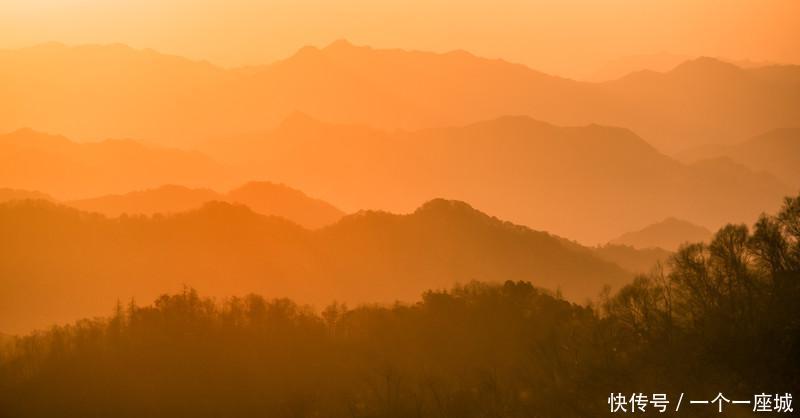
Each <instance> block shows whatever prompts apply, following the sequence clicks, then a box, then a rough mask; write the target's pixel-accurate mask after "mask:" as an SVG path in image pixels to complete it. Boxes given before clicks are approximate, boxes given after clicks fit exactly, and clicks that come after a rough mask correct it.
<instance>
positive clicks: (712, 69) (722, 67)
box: [670, 57, 741, 75]
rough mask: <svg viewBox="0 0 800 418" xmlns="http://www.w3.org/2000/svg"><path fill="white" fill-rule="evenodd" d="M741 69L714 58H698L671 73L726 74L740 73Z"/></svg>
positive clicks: (681, 65)
mask: <svg viewBox="0 0 800 418" xmlns="http://www.w3.org/2000/svg"><path fill="white" fill-rule="evenodd" d="M740 71H741V68H739V67H737V66H736V65H734V64H731V63H729V62H725V61H721V60H719V59H717V58H712V57H698V58H695V59H692V60H688V61H684V62H683V63H681V64H679V65H678V66H677V67H675V68H673V69H672V71H670V73H671V74H710V75H717V74H724V73H729V74H733V73H738V72H740Z"/></svg>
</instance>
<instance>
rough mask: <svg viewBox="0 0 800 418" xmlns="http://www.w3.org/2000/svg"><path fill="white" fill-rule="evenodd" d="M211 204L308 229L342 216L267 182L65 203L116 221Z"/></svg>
mask: <svg viewBox="0 0 800 418" xmlns="http://www.w3.org/2000/svg"><path fill="white" fill-rule="evenodd" d="M210 201H225V202H230V203H237V204H242V205H245V206H248V207H249V208H250V209H252V210H253V211H254V212H256V213H260V214H262V215H273V216H280V217H283V218H285V219H288V220H290V221H292V222H295V223H297V224H299V225H302V226H304V227H306V228H311V229H315V228H319V227H321V226H325V225H329V224H332V223H334V222H336V221H337V220H339V219H340V218H341V217H342V216H343V215H344V213H343V212H341V211H340V210H339V209H336V208H335V207H334V206H332V205H331V204H329V203H327V202H324V201H322V200H319V199H313V198H311V197H308V196H306V195H305V194H304V193H303V192H301V191H299V190H295V189H292V188H291V187H288V186H285V185H282V184H274V183H269V182H250V183H247V184H245V185H243V186H241V187H238V188H236V189H234V190H231V191H230V192H228V193H224V194H223V193H217V192H215V191H213V190H209V189H191V188H188V187H183V186H174V185H167V186H161V187H159V188H156V189H148V190H142V191H136V192H131V193H126V194H123V195H109V196H101V197H96V198H90V199H82V200H73V201H68V202H65V203H66V205H68V206H71V207H74V208H77V209H81V210H84V211H89V212H98V213H101V214H103V215H106V216H111V217H116V216H119V215H121V214H123V213H126V214H129V215H135V214H143V215H152V214H156V213H161V214H167V213H176V212H184V211H188V210H191V209H198V208H200V207H201V206H203V204H205V203H207V202H210Z"/></svg>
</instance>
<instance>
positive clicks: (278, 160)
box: [0, 113, 792, 244]
mask: <svg viewBox="0 0 800 418" xmlns="http://www.w3.org/2000/svg"><path fill="white" fill-rule="evenodd" d="M201 148H203V149H204V151H205V153H201V152H198V151H182V150H178V149H169V148H161V147H154V146H150V145H145V144H142V143H140V142H136V141H131V140H122V141H118V140H107V141H102V142H93V143H77V142H73V141H71V140H69V139H66V138H64V137H60V136H53V135H47V134H42V133H38V132H35V131H31V130H19V131H15V132H13V133H11V134H7V135H0V150H2V151H3V152H2V153H0V163H2V167H0V184H3V185H4V186H7V187H10V188H15V189H25V190H35V191H41V192H45V193H48V194H51V195H53V196H55V197H57V198H60V199H63V200H64V201H74V202H72V203H70V204H72V205H73V206H76V207H79V208H82V209H87V210H92V211H98V212H101V213H105V214H107V215H111V216H115V215H118V214H119V213H122V212H129V213H156V212H170V211H180V210H187V209H190V208H194V207H198V206H199V205H200V204H202V203H204V202H206V201H209V200H225V201H231V202H239V203H243V204H246V205H248V206H250V207H252V208H253V209H254V210H255V211H257V212H261V213H265V214H279V215H285V214H289V213H291V212H297V211H298V210H299V208H300V207H299V206H287V207H283V208H270V207H264V205H268V204H270V203H269V202H287V201H289V200H292V198H291V197H290V196H284V197H280V198H277V199H266V200H263V201H262V202H257V201H256V200H255V199H256V198H255V197H254V196H255V195H258V193H255V195H253V194H252V193H250V194H251V196H248V192H247V189H244V190H239V191H236V192H232V195H229V196H220V195H217V194H215V193H214V192H211V191H210V190H207V189H230V188H232V187H233V186H234V185H236V184H243V183H245V182H247V181H249V180H250V179H267V180H269V181H272V182H279V183H284V184H288V185H292V186H293V187H297V188H298V189H299V190H302V191H303V192H306V193H309V194H310V195H312V196H316V197H319V198H321V199H323V200H325V201H328V202H336V204H337V205H340V207H341V208H343V209H344V210H345V211H346V212H354V211H357V210H361V209H365V208H367V209H383V210H389V211H392V212H399V213H407V212H410V211H413V210H414V208H415V207H416V205H417V204H418V203H417V202H421V201H426V200H430V199H434V198H438V197H447V198H453V199H458V200H464V201H468V202H470V203H472V204H475V205H476V206H477V207H479V208H481V209H482V210H485V211H487V212H488V213H491V214H493V215H496V216H500V217H503V218H505V219H509V220H512V221H514V222H517V223H520V224H524V225H529V226H531V227H533V228H536V229H539V230H547V231H551V232H553V233H556V234H558V235H561V236H566V237H569V238H571V239H577V240H579V241H581V242H584V243H587V244H594V243H602V242H607V241H608V240H609V239H610V238H612V237H615V236H618V235H620V234H622V233H624V232H628V231H631V230H634V229H636V228H639V227H641V225H646V224H649V223H653V222H655V221H657V220H659V219H664V218H666V217H672V216H674V217H679V218H683V219H687V220H691V221H692V222H696V223H699V224H701V225H705V226H708V227H710V228H716V227H718V226H720V225H721V224H723V223H725V222H730V221H735V222H751V221H752V220H753V219H755V218H756V217H757V216H758V214H760V213H761V212H763V211H765V210H766V211H769V210H774V208H777V206H778V205H779V204H780V202H781V197H782V196H784V195H786V194H788V193H791V191H792V188H791V187H790V186H788V185H786V184H784V183H783V182H781V181H779V180H777V179H776V178H774V177H773V176H772V175H770V174H769V173H765V172H763V171H762V170H761V169H758V171H753V170H751V169H748V168H747V167H745V166H743V165H740V164H738V163H737V162H734V161H732V160H730V159H729V158H715V159H703V160H701V161H698V162H696V163H690V164H684V163H680V162H678V161H676V160H673V159H671V158H669V157H667V156H665V155H663V154H661V153H659V152H658V151H657V150H656V149H655V148H653V147H652V146H650V145H649V144H647V143H646V142H645V141H644V140H643V139H641V138H639V137H638V136H636V135H635V134H634V133H632V132H631V131H629V130H626V129H622V128H613V127H604V126H598V125H589V126H583V127H559V126H555V125H551V124H548V123H544V122H540V121H536V120H533V119H531V118H528V117H524V116H519V117H503V118H499V119H495V120H489V121H485V122H479V123H475V124H471V125H467V126H464V127H450V128H434V129H423V130H417V131H396V132H387V131H382V130H378V129H374V128H370V127H367V126H358V125H342V124H332V123H324V122H320V121H317V120H315V119H313V118H311V117H309V116H306V115H304V114H300V113H295V114H293V115H291V116H290V117H289V118H287V119H286V120H285V121H283V123H281V124H280V125H279V127H278V128H276V129H274V130H272V131H271V132H268V133H266V134H263V135H248V136H240V137H228V138H224V139H221V140H216V141H212V142H209V143H207V144H206V145H204V146H202V147H201ZM209 155H210V156H213V158H212V157H209ZM784 158H789V159H790V158H792V157H791V156H787V157H784ZM787 167H791V164H788V165H787ZM164 184H176V185H181V186H184V187H188V188H189V189H196V190H191V191H190V190H187V189H162V190H160V192H157V191H151V192H149V193H146V194H133V195H127V196H124V197H122V196H116V197H115V196H108V197H103V196H106V195H121V194H125V193H129V192H131V191H137V190H138V191H143V190H149V189H156V188H158V187H161V186H163V185H164ZM743 196H747V199H743V198H742V197H743ZM98 198H102V199H99V200H98ZM287 199H288V200H287ZM294 200H297V199H294ZM323 206H324V205H323ZM304 210H305V209H304ZM319 210H321V211H322V212H319V213H320V215H319V216H321V218H318V216H317V215H316V214H314V213H305V214H301V213H299V212H297V214H296V215H294V216H290V217H289V218H290V219H293V220H295V221H297V222H300V223H301V224H303V225H306V226H310V227H317V226H321V225H324V224H327V223H330V222H333V221H335V220H336V219H337V218H338V216H340V214H336V213H335V212H336V211H334V212H331V211H330V208H327V209H324V208H318V209H313V210H312V212H313V211H319ZM337 211H338V210H337ZM323 212H327V213H323ZM320 219H323V220H320Z"/></svg>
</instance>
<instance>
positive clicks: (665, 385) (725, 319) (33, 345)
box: [0, 196, 800, 417]
mask: <svg viewBox="0 0 800 418" xmlns="http://www.w3.org/2000/svg"><path fill="white" fill-rule="evenodd" d="M799 289H800V196H799V197H796V198H787V199H786V201H785V203H784V205H783V208H782V209H781V210H780V211H779V213H777V214H775V215H764V216H762V217H761V218H760V219H759V220H758V221H757V222H756V223H755V224H754V225H753V227H752V228H748V227H747V226H745V225H727V226H725V227H723V228H721V229H720V230H719V231H718V232H717V233H716V234H715V235H714V237H713V239H712V240H711V241H710V242H708V243H692V244H686V245H684V246H682V247H681V248H680V249H679V251H677V253H675V254H674V255H673V256H672V257H670V259H669V260H668V261H667V262H666V263H664V264H663V265H660V266H658V267H657V268H655V269H654V270H653V271H652V272H651V273H650V274H647V275H642V276H639V277H637V278H636V279H635V280H634V281H633V282H632V283H630V284H628V285H627V286H624V287H623V288H621V289H619V290H618V291H616V292H615V293H611V292H610V291H608V292H606V293H605V294H604V295H602V296H601V298H600V299H599V300H598V301H597V302H596V303H594V304H591V305H587V306H582V305H577V304H573V303H570V302H567V301H565V300H563V299H562V298H560V297H559V296H558V295H557V294H554V293H553V292H550V291H548V290H544V289H540V288H537V287H535V286H534V285H533V284H531V283H529V282H525V281H511V280H509V281H506V282H505V283H483V282H471V283H468V284H464V285H459V286H455V287H453V288H452V289H449V290H431V291H428V292H426V293H424V294H423V296H422V298H421V300H420V301H419V302H417V303H414V304H401V303H397V304H394V305H363V306H358V307H348V306H346V305H343V304H340V303H332V304H330V305H329V306H327V307H325V308H324V309H323V310H321V311H320V312H317V311H315V310H314V309H312V308H310V307H307V306H302V305H298V304H296V303H294V302H293V301H291V300H288V299H272V300H267V299H265V298H263V297H261V296H258V295H249V296H245V297H232V298H228V299H225V300H213V299H209V298H203V297H201V296H200V295H198V294H197V292H196V291H195V290H193V289H191V288H185V289H184V290H183V291H182V292H179V293H177V294H172V295H164V296H161V297H160V298H158V299H157V300H156V301H155V302H154V303H153V304H151V305H148V306H139V305H137V304H136V303H135V302H133V301H130V302H128V303H118V304H117V306H116V308H115V309H114V312H113V314H112V315H110V316H109V317H107V318H97V319H85V320H82V321H79V322H77V323H75V324H71V325H68V326H58V327H53V328H52V329H50V330H47V331H43V332H37V333H33V334H31V335H27V336H24V337H20V338H16V339H14V340H13V341H11V342H9V343H6V344H5V346H4V348H3V350H2V357H0V417H27V416H48V417H56V416H58V417H68V416H69V417H72V416H74V417H91V416H116V417H134V416H135V417H142V416H149V417H159V416H163V417H178V416H191V417H212V416H213V417H219V416H231V417H248V416H258V417H263V416H268V417H540V416H541V417H585V416H598V415H602V414H604V413H607V412H608V407H607V405H606V399H607V397H608V395H609V393H611V392H624V393H632V392H645V393H648V392H649V393H654V392H663V393H668V394H671V395H677V394H678V393H686V394H687V395H689V396H694V397H698V398H703V397H706V398H708V399H711V397H713V396H714V395H716V394H717V393H718V392H726V394H728V395H729V397H730V396H738V397H740V398H741V397H744V398H747V397H751V396H752V395H753V394H754V393H761V392H767V393H769V392H774V393H777V392H791V391H792V390H793V389H796V388H798V387H800V380H799V379H798V371H800V368H799V367H798V359H800V341H799V340H798V339H799V338H800V307H798V303H797V301H798V294H799ZM707 412H708V415H714V414H717V412H716V410H714V409H711V408H709V409H708V411H707ZM704 414H705V413H704V412H703V413H699V414H697V415H694V416H703V415H704Z"/></svg>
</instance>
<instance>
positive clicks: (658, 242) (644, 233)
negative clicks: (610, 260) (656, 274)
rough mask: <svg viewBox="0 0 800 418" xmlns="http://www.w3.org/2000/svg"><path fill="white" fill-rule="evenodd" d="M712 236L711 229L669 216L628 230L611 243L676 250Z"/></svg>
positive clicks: (639, 247) (641, 247) (640, 247)
mask: <svg viewBox="0 0 800 418" xmlns="http://www.w3.org/2000/svg"><path fill="white" fill-rule="evenodd" d="M710 238H711V231H709V230H708V229H706V228H704V227H702V226H698V225H694V224H692V223H691V222H687V221H684V220H680V219H675V218H667V219H664V220H663V221H661V222H658V223H655V224H652V225H648V226H646V227H644V228H642V229H640V230H638V231H633V232H626V233H624V234H622V235H621V236H619V237H617V238H615V239H613V240H611V242H610V243H611V244H616V245H629V246H631V247H634V248H638V249H647V248H663V249H666V250H670V251H675V250H677V249H678V247H680V245H681V244H686V243H695V242H706V241H708V240H709V239H710Z"/></svg>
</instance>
